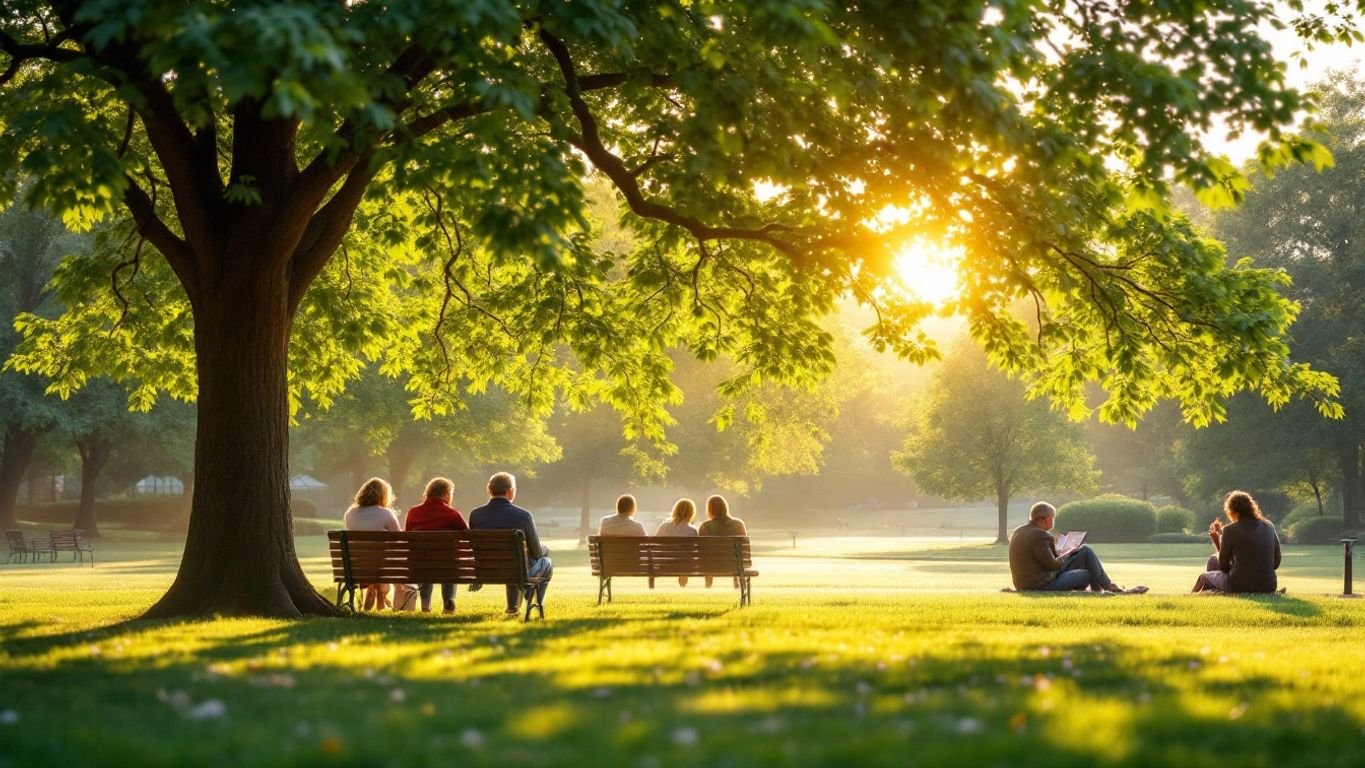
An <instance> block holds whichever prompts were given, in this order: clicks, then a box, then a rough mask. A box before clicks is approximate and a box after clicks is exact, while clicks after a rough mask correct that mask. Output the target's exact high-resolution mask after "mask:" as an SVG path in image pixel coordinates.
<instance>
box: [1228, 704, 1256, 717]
mask: <svg viewBox="0 0 1365 768" xmlns="http://www.w3.org/2000/svg"><path fill="white" fill-rule="evenodd" d="M1249 706H1251V705H1250V704H1249V703H1247V702H1245V701H1242V702H1238V704H1237V706H1235V707H1233V708H1232V709H1231V710H1229V711H1228V719H1229V720H1240V719H1241V717H1242V715H1245V714H1246V713H1247V707H1249Z"/></svg>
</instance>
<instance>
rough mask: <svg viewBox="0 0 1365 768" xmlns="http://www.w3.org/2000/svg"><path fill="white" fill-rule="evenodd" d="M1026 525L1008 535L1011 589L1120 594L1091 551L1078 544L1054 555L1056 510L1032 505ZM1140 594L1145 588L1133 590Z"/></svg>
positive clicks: (1039, 503) (1038, 504) (1046, 506)
mask: <svg viewBox="0 0 1365 768" xmlns="http://www.w3.org/2000/svg"><path fill="white" fill-rule="evenodd" d="M1028 517H1029V521H1028V522H1027V523H1024V524H1023V525H1021V526H1019V527H1018V528H1015V529H1014V533H1012V534H1010V577H1011V578H1012V579H1013V580H1014V588H1015V589H1017V590H1019V591H1020V592H1024V591H1028V590H1048V591H1059V592H1060V591H1069V590H1079V589H1085V588H1086V587H1090V591H1092V592H1123V591H1125V590H1124V589H1123V587H1120V586H1119V585H1117V584H1115V583H1114V582H1113V581H1112V580H1111V579H1110V578H1109V575H1108V574H1106V573H1105V572H1104V566H1102V565H1100V559H1099V557H1098V556H1096V555H1095V552H1094V550H1092V549H1090V547H1088V546H1086V545H1084V544H1082V545H1081V546H1079V547H1077V548H1075V549H1068V550H1066V551H1064V552H1058V551H1057V541H1056V540H1055V539H1054V538H1052V534H1051V533H1049V531H1051V530H1052V524H1053V523H1054V522H1056V520H1057V508H1056V507H1054V506H1052V505H1051V504H1048V503H1047V502H1045V501H1040V502H1038V503H1037V504H1034V505H1033V508H1032V509H1030V510H1029V513H1028ZM1131 591H1132V592H1134V593H1137V594H1141V593H1143V592H1146V591H1147V588H1146V587H1143V586H1137V587H1134V588H1133V589H1132V590H1131Z"/></svg>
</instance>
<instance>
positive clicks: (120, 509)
mask: <svg viewBox="0 0 1365 768" xmlns="http://www.w3.org/2000/svg"><path fill="white" fill-rule="evenodd" d="M188 507H189V504H188V502H187V500H186V499H184V498H183V497H181V496H147V497H143V498H135V499H97V500H96V501H95V519H96V521H97V522H98V523H101V524H103V523H114V524H120V525H122V526H124V527H125V528H128V529H130V530H136V531H158V530H164V529H166V527H167V526H168V525H172V524H175V523H176V522H177V521H179V520H181V518H184V517H185V516H186V514H187V511H188ZM79 508H80V502H76V501H59V502H56V503H55V504H31V505H28V506H23V507H20V508H19V510H18V513H19V518H20V519H21V520H30V521H33V522H35V523H51V524H56V525H71V524H72V523H74V522H76V511H77V510H78V509H79Z"/></svg>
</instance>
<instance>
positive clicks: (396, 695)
mask: <svg viewBox="0 0 1365 768" xmlns="http://www.w3.org/2000/svg"><path fill="white" fill-rule="evenodd" d="M407 699H408V695H407V694H406V693H404V692H403V689H402V688H394V689H393V690H392V691H389V700H390V701H392V702H393V703H395V704H402V703H403V702H405V701H407Z"/></svg>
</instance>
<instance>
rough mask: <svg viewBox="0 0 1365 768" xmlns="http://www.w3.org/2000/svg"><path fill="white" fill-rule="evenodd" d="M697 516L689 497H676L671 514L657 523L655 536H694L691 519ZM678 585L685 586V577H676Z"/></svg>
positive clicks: (695, 532) (694, 530) (694, 506)
mask: <svg viewBox="0 0 1365 768" xmlns="http://www.w3.org/2000/svg"><path fill="white" fill-rule="evenodd" d="M696 516H697V505H696V504H693V503H692V500H691V499H678V500H677V501H676V502H674V504H673V516H672V517H671V518H670V519H668V520H665V521H663V522H662V523H659V529H658V530H657V531H655V532H654V535H655V536H696V535H697V527H696V526H695V525H692V520H693V518H695V517H696ZM678 586H680V587H685V586H687V577H686V576H679V577H678Z"/></svg>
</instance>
